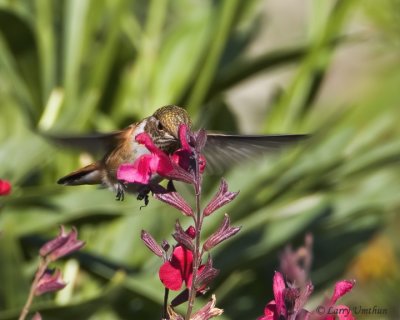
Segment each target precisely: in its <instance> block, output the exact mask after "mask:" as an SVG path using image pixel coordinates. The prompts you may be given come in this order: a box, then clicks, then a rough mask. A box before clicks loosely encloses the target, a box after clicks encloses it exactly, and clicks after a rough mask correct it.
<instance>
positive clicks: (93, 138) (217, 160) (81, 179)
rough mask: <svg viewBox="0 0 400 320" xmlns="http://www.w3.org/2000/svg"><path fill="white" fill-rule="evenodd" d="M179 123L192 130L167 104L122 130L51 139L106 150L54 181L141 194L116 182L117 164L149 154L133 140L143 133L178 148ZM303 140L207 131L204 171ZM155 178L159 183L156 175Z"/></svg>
mask: <svg viewBox="0 0 400 320" xmlns="http://www.w3.org/2000/svg"><path fill="white" fill-rule="evenodd" d="M181 124H186V125H187V126H188V127H189V128H191V126H192V122H191V119H190V117H189V115H188V113H187V112H186V110H185V109H183V108H181V107H178V106H176V105H167V106H164V107H161V108H159V109H158V110H156V111H155V112H154V114H153V115H151V116H149V117H147V118H145V119H143V120H141V121H139V122H136V123H133V124H131V125H129V126H128V127H126V128H125V129H123V130H120V131H115V132H111V133H103V134H94V135H87V136H69V137H68V136H50V138H51V139H52V140H55V141H56V142H58V143H60V144H62V145H64V146H70V147H75V148H76V147H78V148H81V149H83V150H86V151H88V152H90V153H95V152H98V151H99V150H103V152H105V154H104V156H103V157H102V158H101V159H100V160H98V161H96V162H93V163H91V164H89V165H87V166H85V167H83V168H80V169H78V170H76V171H73V172H71V173H69V174H67V175H66V176H64V177H62V178H60V179H59V180H58V181H57V183H58V184H61V185H65V186H78V185H93V184H99V185H102V186H106V187H109V188H110V189H111V190H113V191H114V192H115V193H116V199H117V200H123V198H124V192H125V191H129V192H137V193H139V192H140V191H141V188H143V186H141V185H135V184H133V185H125V184H123V183H122V182H121V181H118V179H117V170H118V167H119V166H120V165H121V164H123V163H133V162H134V161H135V160H136V159H137V158H138V157H140V156H141V155H143V154H146V153H149V151H148V150H147V149H146V147H145V146H143V145H141V144H139V143H138V142H137V141H136V140H135V137H136V136H137V135H138V134H140V133H143V132H146V133H147V134H148V135H149V136H150V137H151V138H152V140H153V143H154V144H155V145H156V146H157V147H158V148H160V149H161V150H163V151H164V152H166V153H167V154H172V153H173V152H174V151H176V150H177V149H178V148H179V147H180V141H179V133H178V131H179V126H180V125H181ZM307 136H308V135H305V134H289V135H230V134H217V133H209V132H207V142H206V145H205V147H204V149H203V153H204V156H205V158H206V161H207V169H206V170H207V171H213V172H221V171H223V170H224V169H226V168H228V167H230V166H232V165H233V164H235V163H237V162H241V161H242V160H245V159H246V158H253V157H254V156H256V155H258V154H263V153H269V152H273V151H277V150H279V149H281V148H282V147H285V146H287V145H291V144H294V143H296V142H298V141H300V140H304V139H305V138H306V137H307ZM156 179H157V178H156ZM158 179H159V180H162V179H160V178H159V177H158Z"/></svg>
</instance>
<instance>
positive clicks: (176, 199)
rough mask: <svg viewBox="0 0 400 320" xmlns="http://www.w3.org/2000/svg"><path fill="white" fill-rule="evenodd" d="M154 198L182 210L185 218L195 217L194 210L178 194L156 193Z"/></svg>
mask: <svg viewBox="0 0 400 320" xmlns="http://www.w3.org/2000/svg"><path fill="white" fill-rule="evenodd" d="M154 197H155V198H156V199H158V200H161V201H163V202H165V203H167V204H169V205H170V206H172V207H174V208H176V209H178V210H180V211H181V212H182V213H183V214H184V215H185V216H193V210H192V208H191V207H190V206H189V205H188V204H187V202H186V201H185V199H183V198H182V196H181V195H180V194H179V193H178V192H166V193H156V194H154Z"/></svg>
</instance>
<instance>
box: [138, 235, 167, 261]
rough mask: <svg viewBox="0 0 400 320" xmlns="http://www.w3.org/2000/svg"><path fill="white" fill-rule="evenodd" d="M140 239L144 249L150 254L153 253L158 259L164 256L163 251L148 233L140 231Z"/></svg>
mask: <svg viewBox="0 0 400 320" xmlns="http://www.w3.org/2000/svg"><path fill="white" fill-rule="evenodd" d="M140 237H141V239H142V240H143V242H144V244H145V245H146V247H147V248H149V249H150V251H151V252H153V253H154V254H155V255H157V256H159V257H162V256H163V254H164V252H163V249H162V248H161V246H160V245H159V244H158V243H157V242H156V240H154V238H153V237H152V236H151V234H150V233H148V232H147V231H145V230H142V233H141V235H140Z"/></svg>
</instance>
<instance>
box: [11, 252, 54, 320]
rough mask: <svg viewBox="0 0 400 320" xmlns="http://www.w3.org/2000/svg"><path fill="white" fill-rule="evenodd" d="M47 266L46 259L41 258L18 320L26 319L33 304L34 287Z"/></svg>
mask: <svg viewBox="0 0 400 320" xmlns="http://www.w3.org/2000/svg"><path fill="white" fill-rule="evenodd" d="M48 265H49V262H48V261H47V259H43V258H41V259H40V264H39V267H38V270H37V271H36V274H35V278H34V279H33V282H32V285H31V288H30V290H29V295H28V299H27V300H26V302H25V305H24V307H23V308H22V310H21V314H20V315H19V318H18V320H24V319H25V318H26V316H27V315H28V313H29V309H30V307H31V305H32V302H33V298H34V297H35V290H36V287H37V285H38V283H39V280H40V278H41V277H42V276H43V274H44V273H45V271H46V269H47V266H48Z"/></svg>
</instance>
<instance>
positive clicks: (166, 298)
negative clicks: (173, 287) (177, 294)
mask: <svg viewBox="0 0 400 320" xmlns="http://www.w3.org/2000/svg"><path fill="white" fill-rule="evenodd" d="M168 294H169V289H168V288H165V290H164V308H163V313H162V319H168V318H167V306H168Z"/></svg>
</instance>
